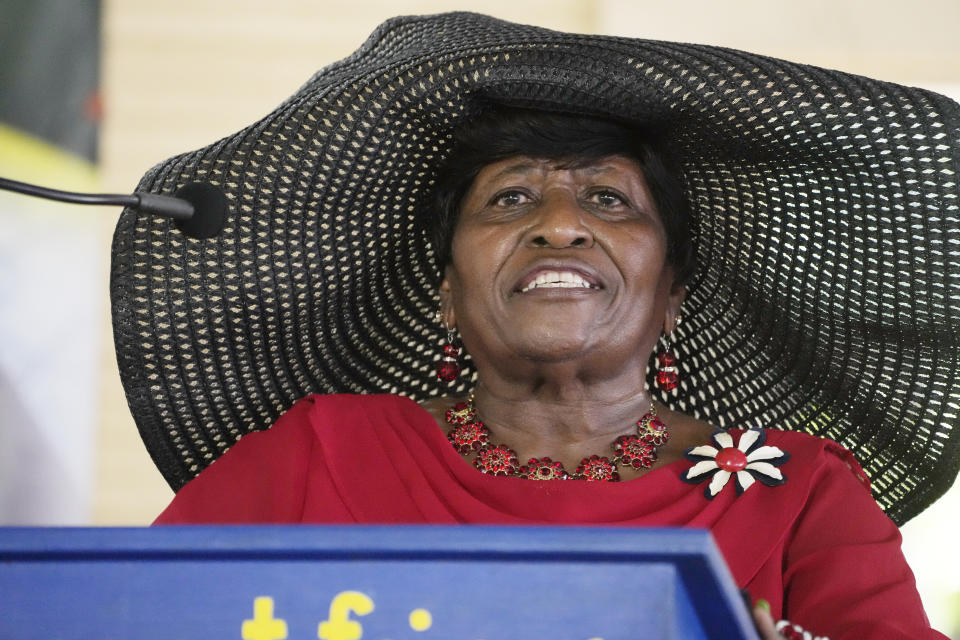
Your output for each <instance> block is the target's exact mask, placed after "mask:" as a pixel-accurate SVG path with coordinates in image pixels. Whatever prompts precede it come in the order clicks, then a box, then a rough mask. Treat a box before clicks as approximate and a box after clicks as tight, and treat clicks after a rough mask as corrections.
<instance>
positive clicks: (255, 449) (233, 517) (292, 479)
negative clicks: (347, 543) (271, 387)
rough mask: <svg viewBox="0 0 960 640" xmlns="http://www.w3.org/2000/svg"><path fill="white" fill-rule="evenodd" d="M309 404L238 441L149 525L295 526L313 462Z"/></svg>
mask: <svg viewBox="0 0 960 640" xmlns="http://www.w3.org/2000/svg"><path fill="white" fill-rule="evenodd" d="M312 404H313V403H312V400H311V398H309V397H308V398H304V399H303V400H301V401H299V402H298V403H297V404H296V405H294V406H293V407H292V408H291V409H290V410H289V411H287V412H286V413H285V414H283V415H282V416H281V417H280V419H279V420H277V422H276V423H274V425H273V426H272V427H271V428H270V429H268V430H267V431H260V432H255V433H251V434H248V435H245V436H244V437H243V438H241V439H240V441H239V442H237V443H236V444H235V445H234V446H233V447H231V448H230V449H229V450H228V451H227V452H226V453H224V454H223V455H222V456H220V457H219V458H218V459H217V460H215V461H214V462H213V463H212V464H211V465H210V466H209V467H207V468H206V469H204V470H203V471H202V472H201V473H200V474H199V475H198V476H197V477H196V478H194V479H193V480H191V481H190V482H188V483H187V484H186V485H184V486H183V487H182V488H181V489H180V491H179V492H177V495H176V496H174V498H173V501H172V502H171V503H170V505H169V506H168V507H167V508H166V509H165V510H164V511H163V513H161V514H160V516H159V517H158V518H157V519H156V520H155V521H154V524H155V525H157V524H257V523H284V522H300V520H301V516H302V514H303V503H304V496H305V491H306V480H307V476H308V469H309V466H310V464H311V461H312V462H313V464H316V459H315V456H316V452H315V451H314V442H315V437H314V434H313V430H312V427H311V425H310V421H309V413H310V410H311V408H312Z"/></svg>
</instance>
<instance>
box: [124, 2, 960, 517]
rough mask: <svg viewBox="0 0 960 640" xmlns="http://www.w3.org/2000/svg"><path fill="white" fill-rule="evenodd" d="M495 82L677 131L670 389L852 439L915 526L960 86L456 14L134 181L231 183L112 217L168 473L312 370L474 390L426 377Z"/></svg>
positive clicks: (958, 261) (151, 433) (948, 452)
mask: <svg viewBox="0 0 960 640" xmlns="http://www.w3.org/2000/svg"><path fill="white" fill-rule="evenodd" d="M491 103H496V104H506V105H508V106H509V105H513V106H519V107H532V108H539V109H544V110H551V111H562V112H573V113H582V114H593V115H597V116H604V117H613V118H616V119H619V120H627V121H630V122H634V123H637V124H638V125H641V126H644V127H646V128H648V129H653V130H656V131H657V132H659V133H660V134H661V135H662V137H665V138H666V139H668V140H669V141H670V147H671V150H672V153H673V154H674V155H675V156H676V159H677V161H678V163H679V165H680V167H681V168H682V173H683V175H682V179H683V183H684V185H685V188H686V190H687V194H688V197H689V199H690V202H691V204H692V208H693V213H694V218H695V229H694V233H695V242H696V246H697V252H698V260H699V271H698V273H697V274H696V276H695V278H694V282H693V283H692V285H691V286H690V287H689V294H688V296H687V300H686V302H685V303H684V307H683V313H684V318H685V320H684V323H683V324H682V325H681V326H680V328H679V330H678V332H677V334H676V338H677V339H676V342H675V345H676V348H677V351H678V353H679V356H680V358H681V359H682V367H683V376H684V377H683V382H682V385H681V389H680V390H679V392H678V393H677V394H676V396H675V397H673V398H670V399H668V402H669V403H670V404H671V405H672V406H674V407H675V408H676V409H678V410H680V411H684V412H687V413H689V414H692V415H694V416H697V417H699V418H702V419H704V420H707V421H709V422H712V423H714V424H716V425H718V426H722V427H752V426H763V427H773V428H781V429H795V430H801V431H806V432H809V433H813V434H816V435H821V436H825V437H829V438H832V439H834V440H837V441H838V442H840V443H842V444H843V445H845V446H847V447H848V448H850V449H851V450H852V451H853V452H854V454H856V456H857V457H858V458H859V460H860V461H861V462H862V463H863V464H864V466H865V468H866V471H867V472H868V474H869V475H870V477H871V479H872V482H873V488H874V492H875V496H876V498H877V500H878V501H879V503H880V505H881V506H882V507H883V508H884V509H885V510H886V512H887V513H888V514H889V515H890V516H891V517H892V518H893V519H894V520H895V521H897V522H899V523H902V522H904V521H906V520H907V519H909V518H910V517H912V516H913V515H915V514H916V513H918V512H919V511H920V510H922V509H923V508H924V507H926V506H927V505H928V504H930V503H931V502H932V501H933V500H934V499H936V498H937V497H938V496H939V495H940V494H942V493H943V492H944V491H945V490H946V489H947V488H948V487H949V486H950V484H951V483H952V481H953V478H954V477H955V476H956V474H957V471H958V464H960V448H958V432H957V428H956V427H957V422H958V415H957V414H958V412H960V384H958V378H960V203H958V194H960V189H958V186H957V179H958V175H957V172H958V171H960V153H958V144H960V107H958V105H957V104H955V103H954V102H952V101H950V100H948V99H947V98H944V97H943V96H940V95H937V94H934V93H931V92H929V91H924V90H921V89H913V88H908V87H903V86H898V85H895V84H891V83H886V82H878V81H875V80H870V79H867V78H863V77H859V76H854V75H850V74H846V73H840V72H836V71H828V70H824V69H820V68H816V67H811V66H804V65H799V64H794V63H790V62H785V61H782V60H776V59H772V58H768V57H764V56H759V55H753V54H749V53H744V52H742V51H735V50H731V49H724V48H718V47H710V46H698V45H689V44H675V43H669V42H655V41H646V40H633V39H625V38H614V37H601V36H586V35H576V34H566V33H557V32H553V31H548V30H545V29H540V28H536V27H529V26H521V25H516V24H510V23H506V22H502V21H499V20H495V19H492V18H489V17H485V16H481V15H475V14H469V13H451V14H445V15H438V16H428V17H405V18H397V19H394V20H391V21H389V22H386V23H385V24H383V25H382V26H381V27H380V28H378V29H377V30H376V31H375V32H374V33H373V35H372V36H371V37H370V38H369V39H368V40H367V42H366V43H364V45H363V46H362V47H361V48H360V49H359V50H358V51H357V52H356V53H355V54H353V55H352V56H350V57H349V58H347V59H345V60H343V61H341V62H338V63H336V64H333V65H330V66H328V67H326V68H324V69H323V70H321V71H320V72H319V73H317V74H316V75H315V76H314V77H313V78H311V79H310V80H309V81H308V82H307V83H306V84H305V85H304V86H303V87H301V88H300V90H299V91H297V93H296V94H295V95H293V97H291V98H290V99H289V100H288V101H286V102H285V103H284V104H282V105H281V106H279V107H278V108H277V109H276V110H275V111H274V112H273V113H271V114H269V115H268V116H267V117H265V118H264V119H262V120H261V121H259V122H257V123H255V124H253V125H251V126H249V127H248V128H246V129H244V130H243V131H240V132H239V133H237V134H235V135H232V136H229V137H227V138H225V139H223V140H221V141H219V142H216V143H214V144H212V145H210V146H208V147H206V148H203V149H200V150H198V151H194V152H191V153H185V154H183V155H180V156H177V157H175V158H171V159H170V160H167V161H166V162H163V163H162V164H160V165H158V166H156V167H154V168H153V169H152V170H151V171H150V172H149V173H148V174H147V175H146V176H145V177H144V178H143V181H142V182H141V184H140V189H141V190H146V191H153V192H158V193H174V192H176V191H177V189H178V188H179V187H180V186H182V185H184V184H186V183H189V182H192V181H207V182H212V183H214V184H216V185H219V186H220V187H222V188H223V189H224V190H225V192H226V194H227V196H228V199H229V203H230V213H229V215H228V219H227V224H226V228H225V230H224V231H223V232H222V233H221V234H220V235H218V236H216V237H214V238H211V239H206V240H196V239H191V238H188V237H185V236H184V235H182V234H181V233H180V231H178V230H177V229H176V228H174V227H173V226H172V225H171V224H169V223H168V222H167V221H166V220H162V219H157V218H153V217H147V216H144V215H141V214H137V213H135V212H133V211H130V210H128V211H125V212H124V214H123V215H122V217H121V219H120V222H119V224H118V226H117V230H116V235H115V238H114V245H113V267H112V280H111V295H112V304H113V320H114V333H115V338H116V346H117V354H118V360H119V366H120V373H121V376H122V379H123V383H124V386H125V390H126V393H127V399H128V401H129V404H130V408H131V411H132V412H133V416H134V418H135V420H136V423H137V426H138V427H139V429H140V432H141V435H142V436H143V439H144V441H145V443H146V445H147V448H148V450H149V451H150V454H151V455H152V456H153V459H154V461H155V462H156V463H157V465H158V466H159V468H160V470H161V472H162V473H163V475H164V476H165V478H166V479H167V481H168V482H169V483H170V484H171V486H172V487H174V488H175V489H177V488H179V487H180V486H182V485H183V484H184V483H186V482H187V481H188V480H190V479H191V478H192V477H194V476H195V475H196V474H197V473H199V472H200V471H201V470H202V469H203V468H204V467H206V466H207V465H208V464H209V463H210V462H212V461H213V460H214V459H215V458H216V457H217V456H219V455H220V454H221V453H222V452H223V451H225V450H226V449H227V448H228V447H229V446H230V445H232V444H233V443H234V442H236V440H237V439H238V438H240V437H241V436H242V435H244V434H245V433H248V432H250V431H253V430H258V429H263V428H266V427H268V426H269V425H270V424H271V423H272V422H273V421H274V420H275V419H276V418H277V417H278V416H279V415H280V414H281V413H282V412H283V411H284V410H286V409H287V408H288V407H290V406H291V404H293V402H295V401H296V400H297V399H298V398H300V397H302V396H304V395H306V394H310V393H317V392H319V393H336V392H361V393H374V392H390V393H399V394H404V395H408V396H410V397H412V398H414V399H423V398H426V397H429V396H433V395H437V394H450V393H462V392H465V391H466V390H467V389H468V388H469V387H470V386H472V382H471V381H470V380H469V376H465V377H462V378H461V382H459V383H457V384H454V385H448V384H447V383H441V382H440V381H438V380H437V379H436V377H435V375H434V368H435V365H436V361H437V359H438V355H439V345H440V344H441V342H442V339H443V332H442V330H441V327H440V326H439V324H438V323H437V322H436V320H435V312H436V309H437V302H438V297H437V294H436V291H435V282H436V274H437V272H438V265H436V264H435V261H434V257H433V253H432V251H431V249H430V245H429V240H428V238H429V236H430V229H431V225H432V224H433V220H432V218H433V216H434V213H433V211H432V210H431V206H430V191H431V185H432V183H433V181H434V178H435V176H436V174H437V172H438V169H439V168H440V167H441V166H442V164H443V162H444V158H445V157H446V155H447V154H448V151H449V149H450V140H451V133H452V131H454V130H455V129H456V128H457V127H458V126H460V125H461V124H462V123H464V122H468V121H469V119H470V118H471V117H473V116H474V115H476V114H477V113H478V112H479V111H480V110H482V109H483V108H484V106H485V105H489V104H491ZM339 428H343V429H349V428H350V425H347V424H345V425H340V426H339Z"/></svg>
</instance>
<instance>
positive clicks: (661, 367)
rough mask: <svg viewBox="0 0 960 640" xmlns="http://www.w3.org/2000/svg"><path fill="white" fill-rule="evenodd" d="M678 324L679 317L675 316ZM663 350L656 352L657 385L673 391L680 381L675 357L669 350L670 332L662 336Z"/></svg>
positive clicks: (678, 324) (664, 389) (662, 388)
mask: <svg viewBox="0 0 960 640" xmlns="http://www.w3.org/2000/svg"><path fill="white" fill-rule="evenodd" d="M676 326H680V317H679V316H678V317H677V325H676ZM664 342H665V343H666V344H665V345H664V348H663V351H661V352H660V353H658V354H657V387H658V388H659V389H661V390H663V391H673V390H674V389H676V388H677V383H678V382H679V381H680V375H679V370H678V369H677V358H676V356H674V355H673V352H672V351H671V350H670V342H671V340H670V334H667V335H666V336H665V338H664Z"/></svg>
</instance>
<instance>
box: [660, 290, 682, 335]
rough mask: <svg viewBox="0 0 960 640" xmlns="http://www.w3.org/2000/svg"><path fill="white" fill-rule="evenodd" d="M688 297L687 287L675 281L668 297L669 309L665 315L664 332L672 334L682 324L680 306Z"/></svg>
mask: <svg viewBox="0 0 960 640" xmlns="http://www.w3.org/2000/svg"><path fill="white" fill-rule="evenodd" d="M686 297H687V288H686V287H685V286H683V285H682V284H680V283H679V282H674V283H673V286H672V287H671V288H670V296H669V297H668V298H667V309H666V312H665V313H664V316H663V333H664V334H666V335H670V334H671V333H673V332H674V331H676V329H677V326H678V325H679V324H680V306H681V305H682V304H683V301H684V299H685V298H686Z"/></svg>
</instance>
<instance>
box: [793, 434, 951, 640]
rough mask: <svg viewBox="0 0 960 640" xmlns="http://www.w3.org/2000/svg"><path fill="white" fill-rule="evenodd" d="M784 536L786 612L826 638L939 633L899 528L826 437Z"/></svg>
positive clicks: (889, 638)
mask: <svg viewBox="0 0 960 640" xmlns="http://www.w3.org/2000/svg"><path fill="white" fill-rule="evenodd" d="M823 456H824V458H825V462H824V464H823V465H822V466H821V467H820V468H819V469H818V470H817V472H815V477H814V478H813V482H812V483H811V485H810V487H811V489H810V493H809V495H808V496H807V500H806V504H805V507H804V509H803V511H802V512H801V513H800V515H799V517H798V519H797V521H796V524H795V526H794V528H793V531H792V534H791V538H790V540H789V543H788V546H787V550H786V558H785V570H784V576H783V578H784V585H785V593H784V616H783V617H784V618H786V619H789V620H790V621H791V622H794V623H797V624H800V625H802V626H803V627H804V628H806V629H808V630H810V631H811V632H812V633H814V634H816V635H823V636H829V637H830V639H831V640H844V639H848V640H854V639H856V640H870V639H878V640H879V639H882V640H897V639H900V638H903V639H906V638H910V639H917V638H924V639H943V640H946V636H944V635H942V634H940V633H938V632H936V631H934V630H933V629H931V628H930V625H929V622H928V621H927V617H926V614H925V613H924V611H923V605H922V604H921V602H920V596H919V594H918V593H917V589H916V585H915V583H914V578H913V573H912V572H911V571H910V568H909V567H908V566H907V563H906V560H905V559H904V557H903V553H902V552H901V550H900V543H901V537H900V531H899V530H898V529H897V527H896V525H894V524H893V522H892V521H891V520H890V519H889V518H888V517H887V516H886V514H884V513H883V512H882V511H881V510H880V508H879V506H877V504H876V502H875V501H874V500H873V498H872V497H871V495H870V493H869V489H867V488H866V487H865V486H864V482H863V480H864V479H865V478H866V476H865V475H864V474H863V470H862V469H861V468H860V465H859V464H857V462H856V460H854V459H853V456H852V455H851V454H850V452H848V451H847V450H846V449H843V448H842V447H840V446H839V445H836V444H833V443H830V444H829V445H828V447H827V449H826V451H825V453H824V454H823Z"/></svg>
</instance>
